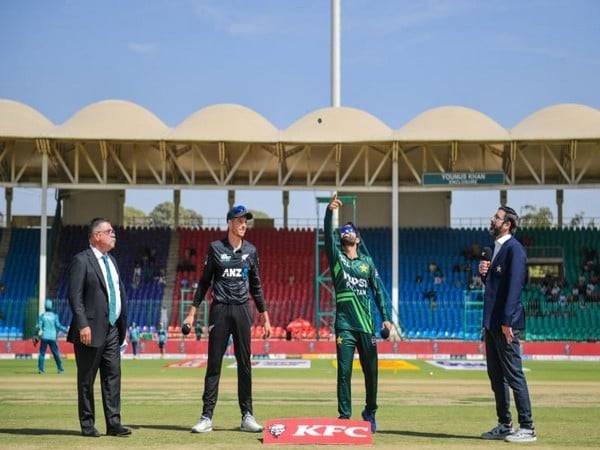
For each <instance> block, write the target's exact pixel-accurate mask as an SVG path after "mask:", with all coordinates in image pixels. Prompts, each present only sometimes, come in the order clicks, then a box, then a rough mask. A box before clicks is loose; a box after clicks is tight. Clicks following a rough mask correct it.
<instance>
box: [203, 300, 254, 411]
mask: <svg viewBox="0 0 600 450" xmlns="http://www.w3.org/2000/svg"><path fill="white" fill-rule="evenodd" d="M251 325H252V315H251V313H250V306H249V305H248V303H244V304H243V305H225V304H222V303H212V305H211V307H210V314H209V327H208V362H207V365H206V376H205V377H204V395H203V396H202V401H203V403H204V406H203V408H202V415H203V416H206V417H210V418H212V416H213V411H214V409H215V405H216V404H217V397H218V395H219V379H220V377H221V366H222V364H223V356H224V355H225V350H227V344H228V342H229V336H233V346H234V351H235V359H236V361H237V375H238V401H239V405H240V411H241V413H242V415H244V414H245V413H247V412H248V413H250V414H252V372H251V365H250V326H251Z"/></svg>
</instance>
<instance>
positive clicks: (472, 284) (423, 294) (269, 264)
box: [0, 226, 600, 341]
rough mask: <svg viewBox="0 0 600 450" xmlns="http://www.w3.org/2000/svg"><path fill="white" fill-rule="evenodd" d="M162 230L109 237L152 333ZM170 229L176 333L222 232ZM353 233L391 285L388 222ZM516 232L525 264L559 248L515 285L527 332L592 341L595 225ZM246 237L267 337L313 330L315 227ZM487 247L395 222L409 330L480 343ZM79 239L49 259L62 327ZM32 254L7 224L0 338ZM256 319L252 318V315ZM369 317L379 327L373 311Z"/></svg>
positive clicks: (135, 311) (17, 326)
mask: <svg viewBox="0 0 600 450" xmlns="http://www.w3.org/2000/svg"><path fill="white" fill-rule="evenodd" d="M170 233H171V231H170V230H168V229H159V228H151V229H136V228H126V229H124V228H118V229H117V239H118V245H117V247H116V249H115V252H114V254H115V257H116V258H117V260H118V262H119V267H120V270H121V273H122V277H123V279H124V281H125V284H126V287H127V290H128V297H129V311H130V315H129V323H130V324H131V323H132V322H136V323H137V324H138V325H140V326H141V327H142V330H143V331H145V330H150V331H151V330H153V327H154V326H156V325H157V324H158V322H159V318H160V310H161V306H164V305H161V299H162V297H163V293H164V288H165V284H164V282H165V279H166V273H165V271H166V264H167V256H168V253H169V241H170V239H169V238H170ZM177 233H179V249H178V254H179V263H178V267H177V274H176V277H175V286H174V289H173V297H172V299H165V301H167V302H168V301H172V302H173V303H172V307H171V317H170V321H169V325H170V327H169V332H170V333H171V334H177V335H178V328H179V325H180V300H181V298H180V297H181V288H182V287H183V288H185V287H189V288H190V293H189V294H188V296H190V295H191V292H193V287H194V284H195V283H196V282H197V281H198V279H199V277H200V276H201V274H202V270H203V260H204V257H205V254H206V250H207V248H208V245H209V243H210V242H211V241H212V240H215V239H221V238H223V237H224V236H225V233H224V232H223V231H221V230H214V229H213V230H209V229H205V230H198V229H180V230H177ZM361 233H362V238H363V240H364V242H365V243H366V244H367V247H368V249H369V251H370V254H371V255H372V257H373V259H374V261H375V263H376V265H377V267H378V268H379V272H380V275H381V278H382V281H383V284H384V286H385V288H386V289H387V291H388V292H390V289H391V278H392V277H391V255H390V251H389V249H390V247H391V232H390V229H389V228H387V229H386V228H374V229H363V230H362V231H361ZM517 238H518V239H519V240H521V241H522V242H523V244H524V245H525V246H526V247H527V249H528V253H529V254H530V261H532V260H534V259H536V258H537V259H539V257H540V255H542V256H544V255H545V254H546V253H547V251H550V253H552V255H553V256H556V255H557V254H558V255H560V258H559V260H560V264H559V265H560V267H561V273H560V274H558V275H557V276H556V277H552V276H546V277H545V278H532V279H531V280H530V282H529V284H528V285H527V287H526V289H525V290H524V294H523V295H524V298H523V302H524V305H525V307H526V310H527V330H526V332H527V335H526V337H527V339H529V340H573V341H586V340H591V339H599V338H600V282H599V275H600V264H599V259H598V252H599V250H600V231H598V230H597V229H595V228H584V229H576V228H568V229H563V230H559V229H543V228H531V229H523V230H520V231H519V233H518V235H517ZM248 239H249V240H250V241H251V242H252V243H254V244H255V245H256V247H257V249H258V251H259V256H260V262H261V266H260V268H261V278H262V282H263V288H264V293H265V300H266V303H267V305H268V307H269V310H270V315H271V322H272V325H273V337H278V338H284V337H286V334H287V335H288V337H289V336H290V335H291V337H292V338H313V337H315V336H316V333H317V330H316V329H315V327H314V324H313V322H314V314H315V304H314V296H313V289H314V278H315V273H314V262H315V259H314V249H315V234H314V231H311V230H276V229H263V228H256V229H251V230H249V233H248ZM492 245H493V242H492V239H491V237H490V236H489V234H488V232H487V230H484V229H445V228H431V229H402V230H401V232H400V248H399V254H400V273H399V277H400V288H399V293H400V309H399V316H400V320H401V324H402V327H403V332H404V334H405V336H406V337H408V338H412V339H478V337H479V330H478V325H479V320H480V318H479V316H478V311H477V310H469V308H468V305H469V304H471V303H470V302H476V301H477V299H478V298H479V299H480V297H481V291H480V288H481V285H480V284H478V277H477V265H478V260H477V256H478V255H479V253H480V251H481V248H482V247H483V246H492ZM86 246H87V236H86V231H85V229H84V228H83V227H75V226H66V227H64V228H63V229H62V231H61V235H60V241H59V245H58V253H57V258H56V260H55V264H59V266H60V267H59V276H58V278H57V280H58V282H57V285H56V292H57V295H56V297H57V301H56V303H55V307H56V310H57V312H58V313H59V317H60V320H61V322H63V323H69V322H70V319H71V313H70V310H69V307H68V302H67V270H68V264H69V263H70V261H71V258H72V256H73V255H74V254H75V253H77V252H78V251H80V250H81V249H83V248H85V247H86ZM556 249H558V250H559V251H558V253H556V251H555V250H556ZM540 250H542V251H541V253H540ZM38 256H39V231H38V230H35V229H14V230H13V231H12V239H11V242H10V247H9V251H8V254H7V257H6V261H5V269H4V272H3V274H2V278H1V280H2V286H3V287H4V292H1V293H0V313H1V314H2V319H1V320H0V339H3V338H4V339H6V338H11V339H18V338H20V337H22V335H23V321H24V319H23V316H24V310H25V304H26V301H27V299H29V298H31V297H32V296H35V290H36V286H37V281H38V269H37V268H38ZM542 260H543V257H542ZM321 264H322V267H321V270H323V269H325V264H326V262H325V258H321ZM136 266H137V269H136ZM562 275H564V277H563V276H562ZM209 296H210V294H209ZM321 299H322V303H323V304H324V305H325V309H328V308H331V295H330V294H329V292H328V291H327V290H325V289H323V288H322V291H321ZM466 302H469V303H466ZM251 304H252V305H253V303H251ZM253 309H254V306H253ZM255 318H256V320H258V319H257V317H256V314H255ZM307 321H308V322H307ZM377 321H378V324H377V326H378V327H379V326H380V324H379V322H380V318H379V317H378V318H377ZM307 323H308V325H307ZM320 325H324V324H320ZM144 327H145V328H144ZM318 332H319V335H320V336H321V337H323V338H328V337H330V331H329V329H328V328H327V327H320V329H319V331H318ZM252 333H253V336H254V337H260V336H261V335H262V329H261V327H260V326H258V322H257V321H255V323H254V324H253V328H252ZM190 338H192V336H190Z"/></svg>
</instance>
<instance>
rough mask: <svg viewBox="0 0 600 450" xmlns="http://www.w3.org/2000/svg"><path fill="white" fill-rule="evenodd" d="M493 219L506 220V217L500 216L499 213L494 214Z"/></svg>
mask: <svg viewBox="0 0 600 450" xmlns="http://www.w3.org/2000/svg"><path fill="white" fill-rule="evenodd" d="M492 220H501V221H502V222H505V221H506V217H498V214H494V215H493V216H492Z"/></svg>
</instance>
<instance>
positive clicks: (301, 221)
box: [124, 216, 318, 230]
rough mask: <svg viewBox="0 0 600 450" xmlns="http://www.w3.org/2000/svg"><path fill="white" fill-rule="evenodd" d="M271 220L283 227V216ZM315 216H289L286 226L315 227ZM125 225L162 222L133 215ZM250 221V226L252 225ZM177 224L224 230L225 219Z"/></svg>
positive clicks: (181, 220)
mask: <svg viewBox="0 0 600 450" xmlns="http://www.w3.org/2000/svg"><path fill="white" fill-rule="evenodd" d="M271 220H273V223H274V226H275V228H283V217H276V218H274V219H271ZM317 224H318V222H317V219H316V218H300V217H295V218H289V219H288V228H307V229H311V230H312V229H315V228H316V227H317ZM124 225H125V226H126V227H138V228H155V227H164V226H165V225H164V224H161V223H157V222H156V221H155V220H154V218H152V217H149V216H146V217H133V218H127V219H125V221H124ZM252 225H253V224H252V222H251V223H250V226H251V227H252ZM179 226H180V227H181V228H217V229H221V230H225V229H226V228H227V220H226V219H225V218H223V217H203V218H202V219H201V220H198V219H187V220H186V219H180V220H179Z"/></svg>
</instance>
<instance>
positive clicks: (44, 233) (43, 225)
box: [38, 144, 48, 314]
mask: <svg viewBox="0 0 600 450" xmlns="http://www.w3.org/2000/svg"><path fill="white" fill-rule="evenodd" d="M42 145H43V144H42ZM41 203H42V205H41V208H42V210H41V214H40V278H39V294H38V311H39V313H40V314H41V313H42V312H44V309H45V306H44V304H45V302H46V252H47V238H48V152H47V149H45V148H44V149H43V150H42V202H41Z"/></svg>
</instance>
